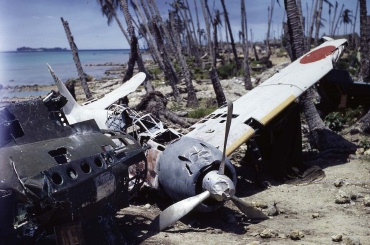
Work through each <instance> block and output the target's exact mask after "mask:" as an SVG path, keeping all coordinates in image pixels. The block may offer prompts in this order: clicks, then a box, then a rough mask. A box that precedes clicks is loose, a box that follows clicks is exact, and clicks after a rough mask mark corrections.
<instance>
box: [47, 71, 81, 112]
mask: <svg viewBox="0 0 370 245" xmlns="http://www.w3.org/2000/svg"><path fill="white" fill-rule="evenodd" d="M47 66H48V69H49V72H50V74H51V76H52V77H53V79H54V81H55V83H56V85H57V87H58V90H59V92H60V94H61V95H63V96H64V97H66V99H67V101H68V102H67V104H66V105H65V106H64V107H63V111H64V113H65V114H66V115H69V114H70V113H71V112H72V110H73V109H78V108H79V107H80V105H79V104H77V101H76V100H75V99H74V98H73V96H72V94H71V93H70V92H69V91H68V89H67V87H66V86H65V85H64V83H63V82H62V81H61V80H60V79H59V78H58V77H57V76H56V75H55V73H54V71H53V69H52V68H51V66H50V65H49V64H47Z"/></svg>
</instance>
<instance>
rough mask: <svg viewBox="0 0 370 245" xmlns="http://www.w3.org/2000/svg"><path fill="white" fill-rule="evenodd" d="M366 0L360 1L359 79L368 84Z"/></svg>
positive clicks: (369, 49) (368, 50)
mask: <svg viewBox="0 0 370 245" xmlns="http://www.w3.org/2000/svg"><path fill="white" fill-rule="evenodd" d="M366 7H367V6H366V0H360V36H361V39H360V45H361V75H360V76H361V77H360V79H361V80H363V81H364V82H370V57H369V56H370V47H369V46H370V41H369V40H368V39H369V36H368V33H369V30H368V28H369V27H368V26H369V23H367V9H366Z"/></svg>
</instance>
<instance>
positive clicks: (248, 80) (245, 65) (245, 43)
mask: <svg viewBox="0 0 370 245" xmlns="http://www.w3.org/2000/svg"><path fill="white" fill-rule="evenodd" d="M240 2H241V15H242V16H241V17H242V18H241V19H242V42H243V43H242V45H243V55H244V58H243V71H244V74H243V77H244V88H245V89H247V90H251V89H252V81H251V74H250V70H249V62H248V57H249V52H248V48H249V47H248V27H247V15H246V12H245V2H244V0H241V1H240Z"/></svg>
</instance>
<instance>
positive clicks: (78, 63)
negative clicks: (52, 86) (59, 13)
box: [60, 18, 92, 99]
mask: <svg viewBox="0 0 370 245" xmlns="http://www.w3.org/2000/svg"><path fill="white" fill-rule="evenodd" d="M60 19H61V20H62V23H63V26H64V30H65V32H66V34H67V38H68V42H69V46H70V47H71V51H72V55H73V60H74V62H75V64H76V68H77V73H78V76H79V77H80V81H81V86H82V88H83V90H84V93H85V95H86V98H87V99H90V98H91V97H92V96H91V92H90V89H89V86H88V85H87V82H86V78H85V74H84V71H83V69H82V66H81V61H80V57H79V56H78V49H77V46H76V44H75V42H74V40H73V36H72V33H71V30H70V29H69V25H68V22H67V21H64V19H63V18H60Z"/></svg>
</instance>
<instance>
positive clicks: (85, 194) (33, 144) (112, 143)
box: [0, 93, 147, 244]
mask: <svg viewBox="0 0 370 245" xmlns="http://www.w3.org/2000/svg"><path fill="white" fill-rule="evenodd" d="M65 104H66V99H65V98H64V97H63V96H56V95H55V94H53V93H51V94H50V95H48V96H47V97H46V98H45V99H44V100H31V101H26V102H19V103H11V104H8V105H6V106H3V107H1V108H0V136H1V138H0V144H1V145H0V155H1V158H0V244H36V243H37V244H40V243H39V242H40V241H42V240H43V239H47V237H48V236H52V237H53V240H54V239H55V240H56V241H57V243H58V244H120V235H119V234H117V233H115V223H114V219H113V218H112V217H114V215H115V213H116V211H117V209H120V208H123V207H127V206H128V203H129V199H130V197H131V196H132V195H134V194H135V192H136V191H138V190H139V188H140V186H141V185H142V184H143V182H144V180H145V177H146V170H147V165H146V157H145V149H144V148H142V147H141V146H140V145H139V144H138V143H137V141H136V140H135V139H134V138H132V137H131V136H130V135H128V134H125V133H123V132H120V131H114V130H100V129H99V127H98V125H97V124H96V122H95V121H94V120H85V121H81V122H76V123H74V124H70V123H69V121H68V120H67V118H66V117H65V114H64V112H63V111H62V110H61V108H62V107H63V106H64V105H65ZM129 172H134V173H135V175H134V176H131V177H130V174H129Z"/></svg>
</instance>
